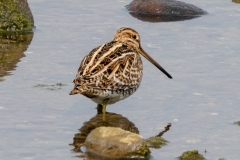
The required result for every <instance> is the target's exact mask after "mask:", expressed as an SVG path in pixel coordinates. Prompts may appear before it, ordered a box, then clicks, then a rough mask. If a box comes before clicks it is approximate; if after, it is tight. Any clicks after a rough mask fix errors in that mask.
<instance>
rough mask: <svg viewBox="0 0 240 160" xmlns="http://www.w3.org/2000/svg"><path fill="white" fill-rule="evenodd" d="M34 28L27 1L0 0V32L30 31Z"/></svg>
mask: <svg viewBox="0 0 240 160" xmlns="http://www.w3.org/2000/svg"><path fill="white" fill-rule="evenodd" d="M33 28H34V20H33V16H32V12H31V10H30V8H29V6H28V3H27V0H1V2H0V31H1V32H2V31H31V30H32V29H33Z"/></svg>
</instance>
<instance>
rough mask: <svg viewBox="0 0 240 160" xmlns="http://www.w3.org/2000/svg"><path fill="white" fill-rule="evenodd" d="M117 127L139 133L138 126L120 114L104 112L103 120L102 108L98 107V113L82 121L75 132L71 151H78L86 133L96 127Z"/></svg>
mask: <svg viewBox="0 0 240 160" xmlns="http://www.w3.org/2000/svg"><path fill="white" fill-rule="evenodd" d="M101 126H105V127H107V126H108V127H118V128H121V129H123V130H126V131H130V132H132V133H136V134H139V131H138V128H137V127H136V126H135V124H134V123H133V122H131V121H129V120H128V119H127V118H126V117H123V116H122V115H121V114H116V113H110V112H106V115H105V121H103V115H102V108H101V107H100V108H98V114H97V115H95V116H94V117H92V118H91V119H90V120H89V121H86V122H84V124H83V126H82V127H81V128H80V129H79V131H80V132H79V133H76V134H75V136H74V138H73V143H72V144H71V145H73V146H74V147H75V148H74V149H73V151H76V152H78V151H79V148H80V147H81V146H82V145H83V144H84V143H85V140H86V137H87V136H88V134H89V133H90V132H91V131H92V130H94V129H95V128H97V127H101Z"/></svg>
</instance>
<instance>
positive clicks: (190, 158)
mask: <svg viewBox="0 0 240 160" xmlns="http://www.w3.org/2000/svg"><path fill="white" fill-rule="evenodd" d="M179 158H180V160H203V159H204V157H203V155H201V154H199V153H198V150H192V151H186V152H183V153H182V155H181V156H180V157H179Z"/></svg>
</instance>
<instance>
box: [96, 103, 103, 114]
mask: <svg viewBox="0 0 240 160" xmlns="http://www.w3.org/2000/svg"><path fill="white" fill-rule="evenodd" d="M102 110H103V106H102V105H101V104H98V105H97V113H98V114H102Z"/></svg>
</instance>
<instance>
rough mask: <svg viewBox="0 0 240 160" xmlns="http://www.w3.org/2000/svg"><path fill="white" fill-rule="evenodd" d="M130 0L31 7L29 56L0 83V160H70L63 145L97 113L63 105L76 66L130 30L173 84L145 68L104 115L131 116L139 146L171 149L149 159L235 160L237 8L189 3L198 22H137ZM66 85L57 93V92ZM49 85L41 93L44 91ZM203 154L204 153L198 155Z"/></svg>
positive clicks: (222, 1) (70, 99) (41, 1)
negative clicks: (186, 155)
mask: <svg viewBox="0 0 240 160" xmlns="http://www.w3.org/2000/svg"><path fill="white" fill-rule="evenodd" d="M130 2H131V0H119V1H107V0H101V1H99V0H98V1H97V0H92V1H91V2H88V1H78V0H69V1H63V0H51V1H47V0H29V5H30V8H31V10H32V12H33V15H34V19H35V26H36V30H35V32H34V36H33V40H32V42H31V44H30V46H29V48H28V50H27V51H25V52H24V54H25V57H23V58H21V59H20V62H18V63H17V68H15V70H13V71H10V75H8V76H5V77H3V79H4V80H3V81H0V117H1V118H0V120H1V121H0V135H1V137H0V141H1V146H0V155H1V159H25V160H30V159H34V160H35V159H73V158H75V156H78V155H79V153H74V152H72V151H71V149H72V148H73V147H72V146H69V145H68V144H70V143H72V142H73V137H74V134H76V133H77V132H78V129H79V128H80V127H81V126H82V125H83V122H85V121H88V120H89V119H90V118H91V117H93V116H94V115H95V114H96V109H95V107H96V104H94V103H93V102H92V101H91V100H89V99H87V98H85V97H83V96H80V95H76V96H69V95H68V93H69V92H70V90H71V89H72V87H73V84H72V83H71V81H72V79H73V78H74V77H75V74H76V71H77V69H78V67H79V64H80V61H81V60H82V58H83V57H84V56H85V55H86V54H87V53H88V52H89V51H91V50H92V49H93V48H94V47H96V46H98V45H101V44H102V43H105V42H107V41H110V40H111V39H112V37H113V35H114V34H115V31H116V30H117V29H118V28H120V27H122V26H127V27H131V28H134V29H136V30H137V31H138V32H139V33H140V35H141V41H142V47H143V48H144V49H145V50H146V51H147V52H148V53H149V54H150V55H151V56H152V57H154V59H155V60H156V61H158V62H159V63H160V64H161V65H162V66H163V67H164V68H165V69H166V70H167V71H168V72H169V73H170V74H171V75H172V76H173V79H172V80H170V79H168V78H167V77H166V76H165V75H163V74H162V73H161V72H159V70H158V69H157V68H155V67H154V66H153V65H152V64H150V63H149V62H148V61H146V60H145V59H144V60H143V63H144V76H143V80H142V84H141V86H140V88H139V89H138V91H137V92H136V93H135V94H133V95H132V96H131V97H129V98H127V99H125V100H124V101H121V102H118V103H116V104H114V105H111V106H108V108H107V110H108V111H109V112H114V113H118V114H121V115H123V116H124V117H127V118H128V119H129V120H130V121H132V122H133V123H134V124H135V125H136V127H138V130H139V131H140V134H141V135H142V136H143V137H144V138H148V137H150V136H153V135H156V134H158V133H159V132H160V131H162V130H163V128H164V126H166V125H167V124H168V123H172V127H171V129H170V131H168V132H167V133H165V134H164V135H163V138H165V139H166V140H168V141H169V143H168V145H166V146H164V147H163V148H161V149H152V156H153V157H152V159H154V160H155V159H156V160H158V159H164V160H172V159H175V158H176V157H178V156H180V155H181V153H182V152H184V151H186V150H193V149H197V150H199V152H200V153H201V154H203V155H204V156H205V157H206V158H207V159H209V160H218V159H219V158H226V159H227V160H236V159H239V157H240V152H239V150H240V145H239V144H240V138H239V134H240V128H239V126H238V125H236V124H234V122H235V121H239V120H240V116H239V114H240V108H239V101H240V90H239V88H240V83H239V79H240V74H239V72H240V55H239V51H240V45H239V41H240V36H239V35H240V29H239V26H240V21H239V19H240V14H239V13H240V5H239V4H236V3H232V2H231V1H226V0H219V1H214V2H213V1H207V0H202V1H194V0H187V1H184V2H188V3H191V4H194V5H196V6H198V7H200V8H202V9H204V10H206V11H208V13H209V14H208V15H205V16H203V17H200V18H196V19H192V20H186V21H177V22H163V23H149V22H142V21H140V20H138V19H136V18H133V17H132V16H131V15H129V13H128V12H127V11H126V9H125V8H124V6H125V5H127V4H129V3H130ZM57 83H62V84H66V85H63V86H60V87H59V86H57V85H55V84H57ZM41 85H47V86H41ZM205 150H206V151H207V152H206V154H205V153H204V151H205Z"/></svg>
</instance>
